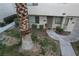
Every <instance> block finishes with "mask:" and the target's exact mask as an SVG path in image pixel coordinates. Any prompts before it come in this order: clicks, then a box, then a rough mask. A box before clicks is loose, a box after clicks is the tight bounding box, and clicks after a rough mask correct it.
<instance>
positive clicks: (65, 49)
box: [47, 30, 76, 56]
mask: <svg viewBox="0 0 79 59" xmlns="http://www.w3.org/2000/svg"><path fill="white" fill-rule="evenodd" d="M47 33H48V35H49V36H50V37H51V38H53V39H55V40H58V41H59V43H60V49H61V54H62V56H76V54H75V52H74V50H73V48H72V45H71V43H70V42H69V41H67V40H64V39H63V38H62V37H61V36H60V35H58V34H56V33H55V32H54V31H53V30H48V31H47Z"/></svg>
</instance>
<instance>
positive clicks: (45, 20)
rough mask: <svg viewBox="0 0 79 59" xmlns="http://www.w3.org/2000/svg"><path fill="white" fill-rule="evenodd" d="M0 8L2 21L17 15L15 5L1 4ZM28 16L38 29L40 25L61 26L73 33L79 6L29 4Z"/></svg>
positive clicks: (72, 4) (78, 14)
mask: <svg viewBox="0 0 79 59" xmlns="http://www.w3.org/2000/svg"><path fill="white" fill-rule="evenodd" d="M3 5H4V6H3ZM0 6H1V7H0V11H1V12H0V19H2V18H4V17H6V16H8V15H11V14H16V12H15V6H14V4H2V5H1V4H0ZM3 8H4V9H3ZM2 10H3V11H4V12H2ZM28 14H29V21H30V24H31V25H32V24H35V25H37V28H39V27H40V25H43V27H44V28H45V25H46V24H47V28H51V29H54V28H56V27H57V26H61V27H62V28H63V29H64V30H65V31H70V32H71V31H72V30H73V28H74V25H75V24H76V20H78V19H79V18H78V17H79V4H77V3H76V4H75V3H71V4H69V3H29V4H28Z"/></svg>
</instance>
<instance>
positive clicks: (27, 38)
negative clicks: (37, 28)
mask: <svg viewBox="0 0 79 59" xmlns="http://www.w3.org/2000/svg"><path fill="white" fill-rule="evenodd" d="M15 5H16V12H17V14H18V16H19V20H20V22H19V29H20V32H21V36H22V49H24V50H29V49H31V48H32V47H33V43H32V40H31V35H30V26H29V20H28V10H27V4H26V3H16V4H15Z"/></svg>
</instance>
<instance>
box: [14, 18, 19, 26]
mask: <svg viewBox="0 0 79 59" xmlns="http://www.w3.org/2000/svg"><path fill="white" fill-rule="evenodd" d="M14 21H15V24H16V25H15V26H16V27H18V26H19V18H15V19H14Z"/></svg>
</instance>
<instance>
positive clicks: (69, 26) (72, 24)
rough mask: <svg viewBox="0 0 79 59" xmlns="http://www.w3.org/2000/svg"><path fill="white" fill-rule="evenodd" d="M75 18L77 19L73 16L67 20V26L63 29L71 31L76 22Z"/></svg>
mask: <svg viewBox="0 0 79 59" xmlns="http://www.w3.org/2000/svg"><path fill="white" fill-rule="evenodd" d="M76 20H77V18H73V19H72V20H69V22H68V25H67V28H66V29H65V31H70V32H71V31H72V30H73V28H74V26H75V24H76ZM73 22H74V23H73Z"/></svg>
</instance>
